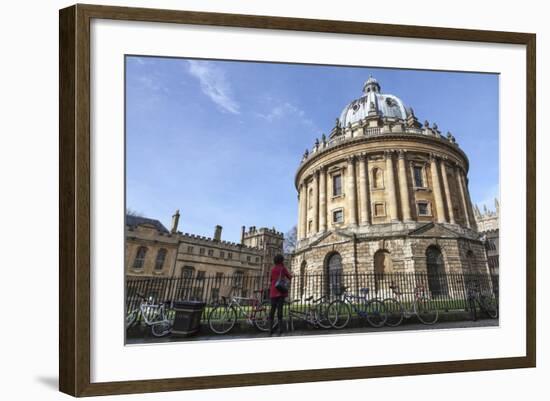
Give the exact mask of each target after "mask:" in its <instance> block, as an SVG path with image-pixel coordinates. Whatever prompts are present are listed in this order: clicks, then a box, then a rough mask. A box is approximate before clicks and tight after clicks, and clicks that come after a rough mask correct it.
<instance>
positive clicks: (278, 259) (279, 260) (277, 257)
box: [273, 254, 285, 265]
mask: <svg viewBox="0 0 550 401" xmlns="http://www.w3.org/2000/svg"><path fill="white" fill-rule="evenodd" d="M284 261H285V257H284V256H283V255H281V254H279V255H275V257H274V258H273V262H274V263H275V264H276V265H280V264H281V263H283V262H284Z"/></svg>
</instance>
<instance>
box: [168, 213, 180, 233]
mask: <svg viewBox="0 0 550 401" xmlns="http://www.w3.org/2000/svg"><path fill="white" fill-rule="evenodd" d="M179 221H180V210H179V209H178V210H176V213H174V215H173V216H172V229H171V230H170V232H171V233H172V234H175V233H177V232H178V223H179Z"/></svg>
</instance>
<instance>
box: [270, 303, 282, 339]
mask: <svg viewBox="0 0 550 401" xmlns="http://www.w3.org/2000/svg"><path fill="white" fill-rule="evenodd" d="M284 303H285V297H275V298H271V310H270V311H269V323H270V324H271V330H270V331H271V334H273V330H274V329H275V328H274V327H273V320H274V318H275V311H277V318H278V319H279V333H282V332H283V305H284Z"/></svg>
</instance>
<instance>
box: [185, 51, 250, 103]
mask: <svg viewBox="0 0 550 401" xmlns="http://www.w3.org/2000/svg"><path fill="white" fill-rule="evenodd" d="M187 64H188V70H189V73H190V74H191V75H192V76H194V77H195V78H197V79H198V80H199V83H200V86H201V90H202V93H204V94H205V95H206V96H208V97H209V98H210V100H212V101H213V102H214V103H216V104H217V105H218V106H219V107H221V109H222V110H224V111H227V112H229V113H232V114H239V113H240V112H239V104H238V103H237V101H236V100H235V99H234V98H233V96H232V93H231V85H230V83H229V81H228V80H227V78H226V77H225V73H224V71H223V70H221V69H220V68H218V67H216V66H214V65H213V64H210V63H209V62H207V61H195V60H188V61H187Z"/></svg>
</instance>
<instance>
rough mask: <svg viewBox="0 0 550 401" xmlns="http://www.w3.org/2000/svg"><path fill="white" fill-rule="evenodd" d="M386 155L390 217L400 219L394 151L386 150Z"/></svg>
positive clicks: (393, 219) (395, 219) (394, 219)
mask: <svg viewBox="0 0 550 401" xmlns="http://www.w3.org/2000/svg"><path fill="white" fill-rule="evenodd" d="M384 154H385V156H386V172H387V174H386V184H387V185H386V191H387V193H388V199H389V203H390V204H389V210H390V218H391V220H392V221H397V220H399V216H398V215H397V194H396V191H395V174H393V151H389V150H387V151H385V152H384Z"/></svg>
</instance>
